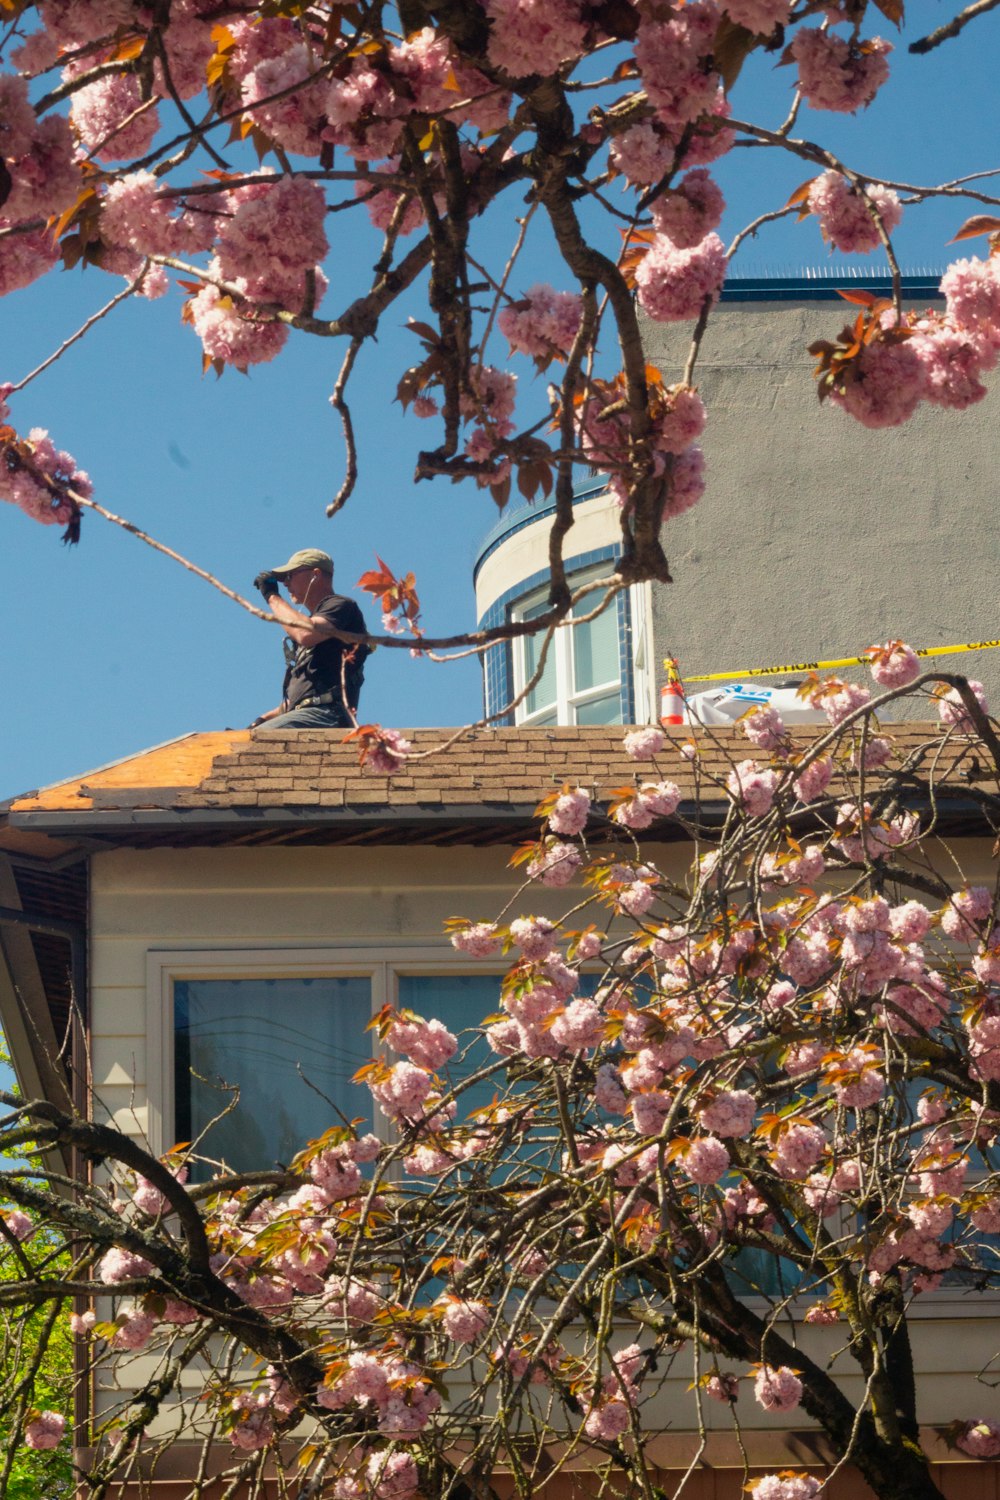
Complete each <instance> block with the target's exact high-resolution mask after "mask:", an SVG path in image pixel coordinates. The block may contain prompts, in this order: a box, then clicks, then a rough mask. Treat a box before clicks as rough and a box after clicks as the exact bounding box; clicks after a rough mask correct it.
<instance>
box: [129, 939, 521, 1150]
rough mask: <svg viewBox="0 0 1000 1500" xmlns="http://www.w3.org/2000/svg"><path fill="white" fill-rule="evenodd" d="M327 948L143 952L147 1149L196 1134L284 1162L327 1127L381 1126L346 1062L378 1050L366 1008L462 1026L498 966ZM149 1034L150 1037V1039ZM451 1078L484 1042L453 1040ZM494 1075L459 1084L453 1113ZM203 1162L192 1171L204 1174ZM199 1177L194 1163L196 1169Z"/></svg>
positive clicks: (467, 1069) (204, 1144) (201, 1140)
mask: <svg viewBox="0 0 1000 1500" xmlns="http://www.w3.org/2000/svg"><path fill="white" fill-rule="evenodd" d="M338 956H341V955H338V954H337V953H336V952H333V953H331V952H328V951H325V950H306V951H302V950H300V951H299V952H297V953H287V954H286V953H283V952H280V951H273V950H272V951H264V950H261V951H258V952H253V953H243V954H239V953H226V952H218V953H188V954H176V953H163V952H157V953H151V954H150V956H149V982H148V990H147V995H148V1000H147V1004H148V1006H149V1024H148V1034H149V1037H150V1042H151V1048H150V1057H151V1059H155V1060H157V1063H158V1065H156V1066H151V1067H150V1071H149V1076H148V1083H147V1086H148V1097H149V1119H148V1126H147V1133H148V1139H149V1143H150V1147H151V1149H152V1150H153V1151H154V1153H156V1154H162V1153H163V1152H165V1151H168V1150H169V1149H170V1148H171V1146H173V1145H174V1144H175V1143H178V1142H195V1143H196V1151H197V1152H198V1154H200V1155H203V1156H206V1157H208V1158H210V1159H212V1160H217V1161H224V1162H225V1163H226V1165H227V1166H228V1167H230V1168H231V1169H232V1170H234V1171H253V1170H262V1169H267V1168H269V1167H271V1166H273V1165H275V1164H276V1163H282V1164H287V1163H288V1162H289V1161H290V1160H291V1158H292V1157H293V1156H294V1155H295V1153H296V1152H297V1151H299V1150H301V1148H302V1146H303V1145H304V1144H305V1143H306V1141H308V1140H311V1139H315V1138H316V1137H317V1136H319V1135H322V1133H323V1132H324V1131H325V1130H328V1129H329V1128H330V1126H331V1125H334V1124H339V1123H342V1122H343V1121H344V1120H352V1119H353V1120H356V1119H359V1118H360V1119H361V1120H362V1122H363V1124H362V1126H361V1127H360V1128H362V1129H369V1130H370V1129H375V1130H377V1131H381V1130H383V1129H384V1128H385V1121H384V1120H383V1119H382V1116H381V1114H380V1113H379V1112H378V1111H374V1110H373V1105H372V1099H371V1096H370V1094H369V1092H368V1089H367V1088H366V1087H365V1086H364V1085H358V1084H356V1083H352V1082H351V1079H352V1077H353V1075H354V1073H355V1072H356V1071H357V1069H358V1068H359V1067H360V1066H361V1065H362V1064H363V1063H365V1062H367V1061H369V1060H370V1059H371V1058H372V1056H373V1055H375V1053H376V1052H377V1051H379V1050H380V1048H379V1044H378V1042H377V1038H376V1036H375V1033H374V1032H373V1031H369V1030H367V1027H368V1023H369V1021H370V1020H371V1018H372V1017H373V1016H374V1015H376V1014H377V1013H378V1011H379V1010H380V1009H381V1008H382V1007H383V1006H384V1005H386V1004H393V1005H397V1006H401V1007H408V1008H409V1009H411V1010H414V1011H417V1012H418V1013H420V1014H421V1015H424V1016H427V1017H428V1018H430V1017H434V1016H436V1017H438V1018H439V1019H440V1020H442V1021H443V1022H444V1023H445V1025H446V1026H448V1027H449V1029H450V1030H452V1031H453V1032H455V1033H456V1034H459V1033H461V1032H463V1031H465V1032H468V1031H470V1028H478V1027H479V1025H480V1023H481V1022H482V1020H483V1019H484V1018H485V1017H486V1016H487V1015H490V1014H494V1013H495V1012H496V1011H497V1009H498V1008H499V1002H500V980H501V976H500V973H499V972H493V973H489V972H484V971H483V970H482V969H481V968H478V969H477V972H475V973H463V972H462V968H461V959H460V958H459V956H458V955H457V954H456V955H454V958H455V960H456V962H454V963H453V962H451V955H450V953H449V954H443V953H442V950H441V949H440V948H434V949H423V950H420V949H412V948H411V949H408V950H406V951H405V953H403V952H400V954H399V955H398V956H393V957H391V958H383V957H381V956H380V957H379V958H378V959H374V958H373V959H372V960H371V961H366V957H365V955H364V954H361V955H358V953H357V950H354V952H353V953H352V954H351V955H350V957H349V958H348V956H347V955H346V954H344V955H342V957H343V959H344V961H343V962H338ZM157 1041H158V1042H159V1047H157V1045H156V1044H157ZM459 1043H460V1052H459V1056H458V1057H456V1059H454V1061H453V1062H452V1063H451V1064H450V1065H449V1066H448V1068H446V1069H444V1070H443V1073H444V1075H445V1076H446V1078H447V1079H448V1080H449V1081H450V1082H451V1083H456V1082H458V1081H459V1080H460V1079H461V1078H463V1077H465V1076H467V1075H468V1074H469V1073H471V1072H475V1071H477V1070H479V1069H481V1068H482V1067H483V1066H484V1065H486V1064H488V1063H491V1062H496V1057H495V1055H494V1054H493V1053H492V1052H491V1051H490V1050H489V1048H488V1046H487V1044H486V1041H485V1039H484V1038H483V1037H482V1036H481V1035H479V1036H472V1035H471V1034H470V1035H467V1036H465V1037H461V1036H460V1037H459ZM495 1089H496V1085H494V1084H493V1083H492V1081H491V1082H489V1083H488V1084H487V1083H485V1082H484V1083H481V1084H476V1085H475V1086H474V1087H473V1088H472V1089H471V1090H469V1091H468V1093H467V1094H465V1095H463V1097H462V1103H461V1110H462V1112H463V1114H464V1113H468V1111H470V1110H472V1109H476V1108H479V1107H480V1106H482V1105H484V1104H488V1103H489V1102H490V1100H491V1099H492V1097H493V1094H494V1092H495ZM207 1171H208V1169H207V1168H205V1169H203V1170H202V1172H201V1176H205V1175H207ZM195 1175H198V1174H195Z"/></svg>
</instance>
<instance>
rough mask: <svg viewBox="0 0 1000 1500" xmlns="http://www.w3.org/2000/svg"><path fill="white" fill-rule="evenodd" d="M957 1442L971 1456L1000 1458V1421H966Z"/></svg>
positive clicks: (983, 1419)
mask: <svg viewBox="0 0 1000 1500" xmlns="http://www.w3.org/2000/svg"><path fill="white" fill-rule="evenodd" d="M955 1442H956V1446H957V1447H959V1448H961V1450H962V1452H963V1453H968V1454H969V1456H970V1458H1000V1422H988V1421H986V1419H985V1418H982V1419H980V1420H979V1421H976V1420H975V1419H973V1420H972V1421H971V1422H966V1424H965V1427H964V1428H963V1429H962V1431H961V1432H960V1433H959V1435H958V1437H957V1438H956V1439H955Z"/></svg>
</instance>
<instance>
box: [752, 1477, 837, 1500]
mask: <svg viewBox="0 0 1000 1500" xmlns="http://www.w3.org/2000/svg"><path fill="white" fill-rule="evenodd" d="M821 1488H822V1484H821V1481H820V1480H819V1479H814V1478H813V1476H812V1475H811V1474H763V1475H762V1476H761V1477H760V1478H759V1479H751V1481H750V1484H749V1489H750V1490H751V1491H752V1493H753V1500H814V1497H815V1496H816V1495H818V1494H819V1492H820V1489H821Z"/></svg>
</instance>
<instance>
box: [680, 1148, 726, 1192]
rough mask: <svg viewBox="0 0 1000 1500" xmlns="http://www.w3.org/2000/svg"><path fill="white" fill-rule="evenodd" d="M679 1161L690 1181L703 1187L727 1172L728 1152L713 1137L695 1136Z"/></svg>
mask: <svg viewBox="0 0 1000 1500" xmlns="http://www.w3.org/2000/svg"><path fill="white" fill-rule="evenodd" d="M680 1160H681V1165H682V1166H683V1168H684V1170H685V1172H686V1173H687V1175H688V1176H689V1177H690V1179H691V1181H692V1182H697V1183H700V1184H701V1185H702V1186H705V1187H707V1186H708V1185H709V1184H710V1183H713V1182H718V1180H719V1178H720V1177H721V1176H722V1175H723V1174H724V1173H725V1172H727V1171H728V1170H729V1152H728V1151H727V1150H726V1148H725V1146H724V1145H723V1144H722V1142H721V1141H720V1140H717V1139H716V1138H715V1136H713V1135H702V1136H696V1137H695V1139H694V1140H693V1141H692V1142H691V1144H690V1146H688V1148H687V1150H686V1151H685V1152H684V1155H683V1156H682V1157H681V1158H680Z"/></svg>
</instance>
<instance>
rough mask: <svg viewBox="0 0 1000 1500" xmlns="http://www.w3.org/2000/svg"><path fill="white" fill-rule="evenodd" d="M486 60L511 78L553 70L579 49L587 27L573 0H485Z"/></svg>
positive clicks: (581, 49)
mask: <svg viewBox="0 0 1000 1500" xmlns="http://www.w3.org/2000/svg"><path fill="white" fill-rule="evenodd" d="M485 8H486V14H487V15H488V16H489V19H490V39H489V43H488V44H487V49H486V50H487V53H488V56H489V59H490V62H491V63H493V65H494V66H495V67H497V68H502V69H503V70H504V72H505V73H507V74H509V76H510V77H511V78H527V77H529V76H530V75H531V74H534V73H554V72H555V71H556V70H557V68H559V66H560V64H562V63H564V62H568V61H569V60H570V59H571V58H574V57H578V56H579V55H580V53H581V52H582V51H583V47H584V42H585V39H586V34H587V29H586V27H585V25H584V23H583V21H582V19H581V16H580V6H579V5H578V4H576V3H575V0H485Z"/></svg>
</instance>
